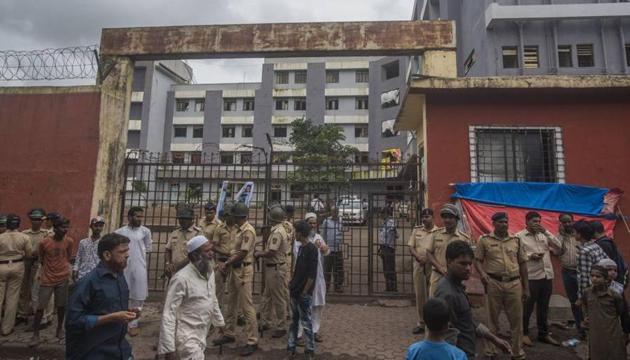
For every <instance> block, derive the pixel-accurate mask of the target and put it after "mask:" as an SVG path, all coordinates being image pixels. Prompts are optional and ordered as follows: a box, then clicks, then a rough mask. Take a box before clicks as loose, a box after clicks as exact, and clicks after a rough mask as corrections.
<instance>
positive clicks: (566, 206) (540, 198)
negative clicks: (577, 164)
mask: <svg viewBox="0 0 630 360" xmlns="http://www.w3.org/2000/svg"><path fill="white" fill-rule="evenodd" d="M606 193H608V189H605V188H598V187H592V186H583V185H569V184H555V183H532V182H495V183H460V184H457V185H455V194H454V195H453V197H454V198H458V199H467V200H472V201H478V202H483V203H487V204H497V205H505V206H514V207H522V208H530V209H539V210H548V211H557V212H569V213H574V214H584V215H594V216H597V215H601V212H602V209H603V207H604V196H605V195H606Z"/></svg>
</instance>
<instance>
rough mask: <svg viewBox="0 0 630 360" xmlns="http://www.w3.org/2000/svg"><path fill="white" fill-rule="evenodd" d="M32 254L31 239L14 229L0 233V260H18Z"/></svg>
mask: <svg viewBox="0 0 630 360" xmlns="http://www.w3.org/2000/svg"><path fill="white" fill-rule="evenodd" d="M32 254H33V246H32V245H31V239H30V238H29V237H28V236H27V235H25V234H22V233H21V232H19V231H16V230H13V231H12V230H7V231H6V232H4V233H2V234H0V260H4V261H6V260H20V259H23V258H25V257H30V256H32Z"/></svg>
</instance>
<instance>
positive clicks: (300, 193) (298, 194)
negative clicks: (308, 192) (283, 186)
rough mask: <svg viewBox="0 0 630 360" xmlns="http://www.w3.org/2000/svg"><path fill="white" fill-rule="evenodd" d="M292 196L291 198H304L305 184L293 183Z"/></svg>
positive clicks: (290, 188) (290, 189)
mask: <svg viewBox="0 0 630 360" xmlns="http://www.w3.org/2000/svg"><path fill="white" fill-rule="evenodd" d="M289 192H290V195H289V196H290V197H291V199H302V198H304V195H305V192H304V184H292V185H291V186H290V187H289Z"/></svg>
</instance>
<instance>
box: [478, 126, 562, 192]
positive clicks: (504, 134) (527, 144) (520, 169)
mask: <svg viewBox="0 0 630 360" xmlns="http://www.w3.org/2000/svg"><path fill="white" fill-rule="evenodd" d="M559 131H560V130H559V129H558V128H499V127H489V128H485V127H471V130H470V138H471V139H470V143H471V144H475V146H474V147H473V148H472V149H471V152H472V154H471V159H472V160H471V162H472V163H471V175H472V176H471V178H472V179H473V180H474V181H478V182H495V181H532V182H557V181H558V179H559V178H562V179H563V178H564V175H563V174H564V168H562V174H559V171H558V170H559V169H558V166H557V163H558V161H557V160H558V159H562V160H564V156H563V155H562V144H561V140H560V136H559ZM562 164H564V162H562Z"/></svg>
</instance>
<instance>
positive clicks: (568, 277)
mask: <svg viewBox="0 0 630 360" xmlns="http://www.w3.org/2000/svg"><path fill="white" fill-rule="evenodd" d="M562 282H563V283H564V291H565V292H566V293H567V298H569V302H570V303H571V312H573V318H574V319H575V326H576V327H577V329H578V330H579V331H580V332H581V331H582V320H583V319H584V316H583V315H582V308H580V307H579V306H577V305H575V302H576V301H577V300H578V299H579V296H578V281H577V271H576V270H570V269H565V268H562Z"/></svg>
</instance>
